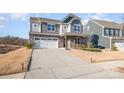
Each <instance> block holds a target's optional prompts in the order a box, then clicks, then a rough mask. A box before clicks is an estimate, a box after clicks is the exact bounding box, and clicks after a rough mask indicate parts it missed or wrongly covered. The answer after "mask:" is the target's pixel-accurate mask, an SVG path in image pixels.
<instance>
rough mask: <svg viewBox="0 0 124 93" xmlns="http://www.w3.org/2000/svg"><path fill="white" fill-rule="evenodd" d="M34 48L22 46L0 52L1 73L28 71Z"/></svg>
mask: <svg viewBox="0 0 124 93" xmlns="http://www.w3.org/2000/svg"><path fill="white" fill-rule="evenodd" d="M31 51H32V49H27V48H20V49H17V50H14V51H11V52H8V53H6V54H0V75H7V74H14V73H18V72H23V71H26V69H27V65H28V60H29V58H30V56H31Z"/></svg>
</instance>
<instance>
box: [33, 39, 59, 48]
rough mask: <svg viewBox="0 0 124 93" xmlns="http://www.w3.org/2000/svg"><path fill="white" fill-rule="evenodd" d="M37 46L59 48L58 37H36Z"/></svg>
mask: <svg viewBox="0 0 124 93" xmlns="http://www.w3.org/2000/svg"><path fill="white" fill-rule="evenodd" d="M35 48H58V39H57V38H55V37H47V38H40V39H37V38H35Z"/></svg>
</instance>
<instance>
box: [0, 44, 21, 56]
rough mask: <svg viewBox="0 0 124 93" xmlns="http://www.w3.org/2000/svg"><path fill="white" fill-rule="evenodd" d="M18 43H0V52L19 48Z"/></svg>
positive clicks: (3, 52)
mask: <svg viewBox="0 0 124 93" xmlns="http://www.w3.org/2000/svg"><path fill="white" fill-rule="evenodd" d="M21 47H22V46H19V45H9V44H0V54H5V53H8V52H10V51H13V50H16V49H19V48H21Z"/></svg>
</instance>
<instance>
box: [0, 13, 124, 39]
mask: <svg viewBox="0 0 124 93" xmlns="http://www.w3.org/2000/svg"><path fill="white" fill-rule="evenodd" d="M66 15H67V13H5V14H4V13H1V14H0V36H7V35H10V36H18V37H22V38H28V33H29V17H30V16H35V17H46V18H53V19H59V20H62V19H63V18H64V17H65V16H66ZM76 15H77V16H80V17H81V18H82V20H83V21H84V22H85V23H86V22H87V21H88V20H89V19H90V18H94V19H104V20H109V21H115V22H119V23H121V22H124V19H123V18H124V14H123V13H76Z"/></svg>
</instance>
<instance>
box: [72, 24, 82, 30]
mask: <svg viewBox="0 0 124 93" xmlns="http://www.w3.org/2000/svg"><path fill="white" fill-rule="evenodd" d="M74 26H79V27H80V31H75V30H74V32H81V25H80V24H74ZM76 30H77V29H76Z"/></svg>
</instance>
